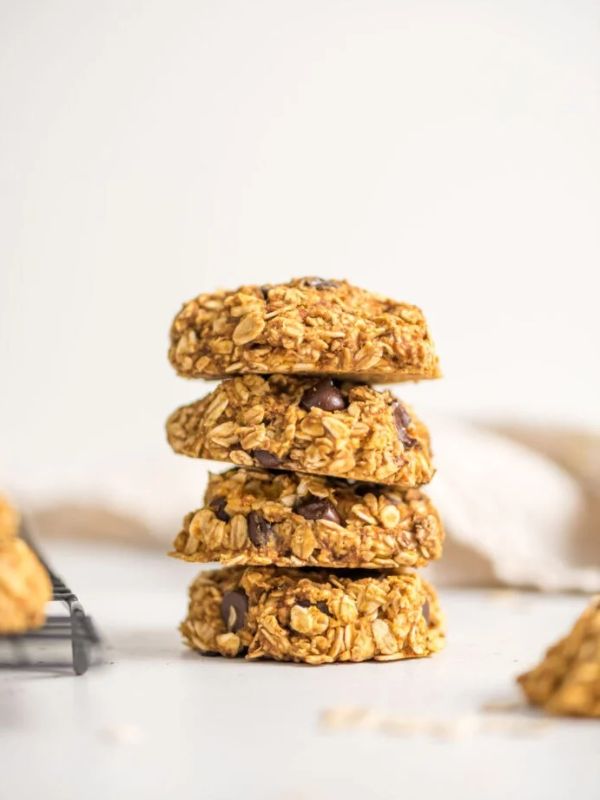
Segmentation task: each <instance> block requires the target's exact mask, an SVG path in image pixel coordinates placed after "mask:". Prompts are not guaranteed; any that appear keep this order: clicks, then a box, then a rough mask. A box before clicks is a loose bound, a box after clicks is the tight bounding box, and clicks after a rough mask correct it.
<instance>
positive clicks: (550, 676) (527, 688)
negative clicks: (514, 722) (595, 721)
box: [518, 596, 600, 717]
mask: <svg viewBox="0 0 600 800" xmlns="http://www.w3.org/2000/svg"><path fill="white" fill-rule="evenodd" d="M518 681H519V683H520V684H521V686H522V688H523V691H524V692H525V695H526V696H527V699H528V700H529V702H530V703H533V704H534V705H538V706H542V708H544V709H545V710H546V711H550V712H551V713H553V714H561V715H564V716H581V717H600V596H598V597H596V598H594V600H593V601H592V602H591V603H590V605H589V606H588V607H587V608H586V610H585V611H584V612H583V614H582V615H581V616H580V617H579V619H578V620H577V622H576V623H575V626H574V628H573V629H572V630H571V632H570V633H569V634H568V636H566V637H565V638H564V639H561V640H560V641H559V642H558V643H557V644H555V645H554V646H553V647H551V648H550V649H549V650H548V651H547V653H546V655H545V657H544V659H543V660H542V662H541V663H540V664H538V666H537V667H534V669H532V670H530V671H529V672H526V673H525V674H524V675H520V676H519V678H518Z"/></svg>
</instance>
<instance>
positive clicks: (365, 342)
mask: <svg viewBox="0 0 600 800" xmlns="http://www.w3.org/2000/svg"><path fill="white" fill-rule="evenodd" d="M169 358H170V360H171V363H172V364H173V366H174V367H175V369H176V370H177V372H179V374H180V375H183V376H185V377H190V378H197V377H199V378H222V377H225V376H227V375H232V374H246V373H257V374H270V373H283V374H290V373H302V374H305V375H311V374H321V375H324V374H328V375H338V376H355V377H356V378H358V379H360V380H365V381H374V382H396V381H401V380H419V379H422V378H436V377H438V376H439V368H438V360H437V357H436V355H435V350H434V346H433V343H432V341H431V338H430V336H429V332H428V329H427V325H426V322H425V318H424V317H423V314H422V312H421V311H420V310H419V309H418V308H417V307H416V306H413V305H409V304H407V303H397V302H395V301H393V300H389V299H387V298H385V297H381V296H379V295H374V294H372V293H371V292H367V291H365V290H363V289H359V288H357V287H355V286H351V285H350V284H349V283H347V282H346V281H329V280H322V279H320V278H298V279H296V280H292V281H290V282H289V283H284V284H280V285H276V286H242V287H241V288H239V289H236V290H235V291H229V292H226V291H220V292H215V293H213V294H202V295H200V296H199V297H196V298H195V299H194V300H191V301H190V302H189V303H186V304H185V305H184V306H183V308H182V309H181V311H180V312H179V313H178V314H177V316H176V317H175V320H174V321H173V324H172V327H171V346H170V349H169Z"/></svg>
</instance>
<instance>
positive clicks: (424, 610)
mask: <svg viewBox="0 0 600 800" xmlns="http://www.w3.org/2000/svg"><path fill="white" fill-rule="evenodd" d="M421 613H422V614H423V619H424V620H425V622H426V623H427V624H428V625H429V618H430V613H429V600H425V602H424V603H423V608H422V609H421Z"/></svg>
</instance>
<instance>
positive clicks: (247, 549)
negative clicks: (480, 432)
mask: <svg viewBox="0 0 600 800" xmlns="http://www.w3.org/2000/svg"><path fill="white" fill-rule="evenodd" d="M204 503H205V505H204V507H203V508H201V509H200V510H198V511H196V512H192V513H190V514H188V515H187V516H186V517H185V519H184V523H183V530H182V531H181V533H180V534H179V535H178V536H177V538H176V539H175V542H174V552H173V553H172V554H171V555H174V556H176V557H178V558H182V559H184V560H186V561H219V562H221V563H222V564H228V565H233V564H253V565H257V566H258V565H268V564H275V565H277V566H279V567H306V566H312V567H329V568H338V567H341V568H344V567H346V568H372V569H379V570H381V569H393V568H397V567H407V566H408V567H416V566H423V565H424V564H427V563H428V562H429V561H431V560H432V559H435V558H439V556H440V555H441V551H442V542H443V538H444V531H443V528H442V524H441V521H440V518H439V516H438V514H437V512H436V510H435V508H434V507H433V505H432V504H431V501H430V500H429V499H428V498H427V497H426V495H424V494H423V493H422V492H420V491H419V490H418V489H407V490H401V489H396V488H395V487H387V486H382V485H378V484H369V483H348V482H347V481H343V480H340V479H338V478H326V477H321V476H315V475H303V474H301V473H294V472H272V471H268V470H258V469H253V468H239V469H232V470H229V471H228V472H225V473H223V474H222V475H211V476H210V480H209V484H208V488H207V490H206V495H205V498H204Z"/></svg>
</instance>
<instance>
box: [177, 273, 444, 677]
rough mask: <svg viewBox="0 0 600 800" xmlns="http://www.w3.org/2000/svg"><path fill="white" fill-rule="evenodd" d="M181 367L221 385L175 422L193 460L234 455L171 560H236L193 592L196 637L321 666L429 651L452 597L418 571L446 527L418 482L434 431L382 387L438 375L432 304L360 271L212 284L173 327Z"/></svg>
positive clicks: (203, 644) (190, 627) (427, 466)
mask: <svg viewBox="0 0 600 800" xmlns="http://www.w3.org/2000/svg"><path fill="white" fill-rule="evenodd" d="M169 357H170V360H171V363H172V364H173V366H174V367H175V369H176V370H177V372H178V373H179V374H180V375H182V376H184V377H187V378H204V379H209V380H210V379H217V378H219V379H222V382H221V383H220V384H219V385H218V386H217V388H216V389H215V390H214V391H212V392H211V393H210V394H208V395H207V396H205V397H203V398H202V399H201V400H198V401H197V402H195V403H191V404H190V405H186V406H182V407H181V408H179V409H177V411H175V412H174V413H173V414H172V415H171V417H170V418H169V420H168V422H167V435H168V440H169V443H170V445H171V447H172V448H173V450H174V451H175V452H176V453H181V454H183V455H187V456H190V457H192V458H205V459H211V460H216V461H227V462H230V463H231V464H233V465H234V466H233V468H231V469H229V470H228V471H226V472H224V473H222V474H217V475H211V477H210V480H209V484H208V488H207V490H206V495H205V498H204V506H203V507H202V508H200V509H198V510H195V511H192V512H191V513H189V514H188V515H187V516H186V517H185V519H184V522H183V529H182V531H181V532H180V533H179V535H178V536H177V538H176V539H175V543H174V552H173V553H172V555H174V556H176V557H177V558H181V559H184V560H186V561H197V562H211V561H215V562H220V563H221V565H223V566H222V568H220V569H218V570H216V571H211V572H206V571H204V572H201V573H200V575H199V576H198V577H197V578H196V580H195V581H194V582H193V584H192V586H191V588H190V601H189V609H188V615H187V618H186V619H185V621H184V622H183V623H182V625H181V632H182V634H183V638H184V640H185V642H186V644H188V645H189V646H190V647H192V648H194V649H196V650H198V651H200V652H202V653H207V654H221V655H224V656H239V655H245V656H246V657H247V658H251V659H257V658H271V659H277V660H282V661H300V662H305V663H308V664H322V663H329V662H333V661H365V660H368V659H375V660H378V661H392V660H397V659H403V658H414V657H417V656H427V655H429V654H430V653H433V652H435V651H436V650H439V649H440V647H441V646H442V644H443V639H444V634H443V629H442V620H441V614H440V610H439V606H438V602H437V598H436V596H435V593H434V591H433V589H432V588H431V586H429V585H428V584H427V583H426V582H425V581H423V580H422V578H421V577H420V576H419V575H418V573H416V572H415V571H414V569H413V568H415V567H420V566H423V565H425V564H427V563H428V562H429V561H430V560H432V559H435V558H438V557H439V556H440V554H441V549H442V541H443V528H442V524H441V522H440V519H439V516H438V514H437V512H436V510H435V508H434V507H433V506H432V504H431V502H430V500H429V499H428V498H427V496H426V495H424V494H423V493H422V492H421V491H420V489H419V487H420V486H421V485H422V484H425V483H427V482H428V481H429V480H430V479H431V477H432V476H433V472H434V470H433V466H432V461H431V450H430V445H429V435H428V432H427V429H426V428H425V426H424V425H423V423H422V422H421V421H420V420H419V419H418V418H417V417H416V416H415V415H414V413H413V412H412V410H411V409H409V408H408V407H407V406H406V405H405V404H403V403H401V402H400V401H399V400H398V399H397V398H396V397H395V396H394V395H393V394H392V393H391V392H390V391H388V390H383V391H381V390H378V389H375V388H374V387H373V386H372V385H371V384H372V383H375V382H376V383H386V382H388V383H395V382H398V381H404V380H413V381H414V380H420V379H425V378H435V377H438V376H439V370H438V361H437V357H436V355H435V351H434V347H433V344H432V341H431V339H430V337H429V333H428V330H427V326H426V323H425V320H424V318H423V315H422V313H421V311H420V310H419V309H418V308H416V307H415V306H411V305H408V304H406V303H397V302H394V301H392V300H388V299H386V298H383V297H379V296H377V295H373V294H371V293H370V292H366V291H364V290H362V289H359V288H356V287H354V286H351V285H350V284H348V283H347V282H346V281H330V280H322V279H320V278H302V279H297V280H293V281H290V282H289V283H286V284H281V285H273V286H243V287H241V288H240V289H237V290H236V291H230V292H227V291H220V292H216V293H214V294H203V295H200V296H199V297H197V298H196V299H194V300H192V301H190V302H189V303H187V304H185V305H184V306H183V308H182V310H181V311H180V312H179V314H178V315H177V317H176V318H175V320H174V322H173V326H172V329H171V347H170V351H169Z"/></svg>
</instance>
